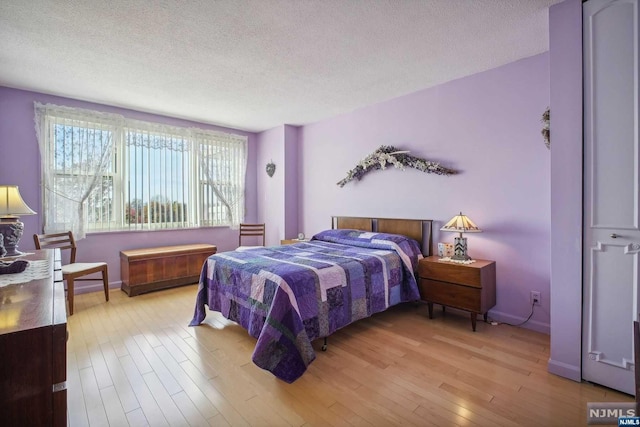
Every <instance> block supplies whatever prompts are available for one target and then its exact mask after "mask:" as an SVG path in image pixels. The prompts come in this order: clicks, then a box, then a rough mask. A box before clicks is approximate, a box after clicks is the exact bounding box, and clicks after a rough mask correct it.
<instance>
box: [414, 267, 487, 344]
mask: <svg viewBox="0 0 640 427" xmlns="http://www.w3.org/2000/svg"><path fill="white" fill-rule="evenodd" d="M439 259H440V257H438V256H430V257H428V258H424V259H422V260H420V263H419V264H418V275H419V278H420V280H419V281H418V287H419V288H420V298H421V299H422V300H423V301H426V302H427V306H428V308H429V318H430V319H432V318H433V304H440V305H442V308H443V310H444V307H445V306H449V307H454V308H458V309H460V310H465V311H469V312H470V313H471V314H470V316H471V328H472V329H473V331H474V332H475V330H476V317H477V315H478V314H483V315H484V320H485V322H486V321H487V312H488V311H489V309H490V308H491V307H493V306H494V305H496V263H495V261H488V260H483V259H477V260H475V262H473V263H471V264H458V263H454V262H446V261H439Z"/></svg>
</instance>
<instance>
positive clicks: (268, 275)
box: [190, 230, 422, 383]
mask: <svg viewBox="0 0 640 427" xmlns="http://www.w3.org/2000/svg"><path fill="white" fill-rule="evenodd" d="M420 258H422V254H421V252H420V247H419V246H418V243H417V242H415V241H414V240H411V239H407V238H405V237H403V236H399V235H394V234H384V233H368V232H362V231H356V230H326V231H323V232H322V233H319V234H317V235H315V236H314V237H313V239H312V240H311V241H310V242H301V243H296V244H293V245H286V246H277V247H270V248H256V249H249V250H244V251H233V252H221V253H218V254H216V255H212V256H211V257H209V258H208V259H207V261H206V262H205V264H204V266H203V269H202V273H201V275H200V285H199V287H198V295H197V299H196V306H195V313H194V317H193V320H192V321H191V323H190V326H195V325H199V324H200V323H201V322H202V321H203V320H204V318H205V317H206V309H205V304H206V305H208V306H209V309H210V310H213V311H219V312H220V313H222V314H223V315H224V316H225V317H226V318H228V319H230V320H233V321H235V322H237V323H239V324H240V325H241V326H243V327H244V328H245V329H247V331H248V332H249V334H250V335H251V336H253V337H255V338H257V340H258V341H257V343H256V347H255V350H254V352H253V356H252V360H253V362H254V363H255V364H256V365H258V366H260V367H261V368H263V369H266V370H268V371H270V372H272V373H273V374H274V375H275V376H276V377H278V378H280V379H282V380H284V381H286V382H289V383H290V382H293V381H295V380H296V379H297V378H298V377H300V375H302V374H303V373H304V371H305V370H306V369H307V366H308V365H309V364H310V363H311V362H312V361H313V360H314V359H315V357H316V355H315V352H314V350H313V348H312V346H311V342H312V341H313V340H315V339H317V338H322V337H326V336H329V335H331V333H333V332H334V331H336V330H337V329H340V328H342V327H344V326H346V325H348V324H350V323H352V322H354V321H356V320H358V319H362V318H365V317H368V316H371V315H372V314H374V313H377V312H380V311H383V310H385V309H387V308H388V307H391V306H393V305H395V304H398V303H401V302H405V301H412V300H418V299H419V298H420V296H419V292H418V286H417V284H416V279H415V277H416V271H417V266H418V260H419V259H420Z"/></svg>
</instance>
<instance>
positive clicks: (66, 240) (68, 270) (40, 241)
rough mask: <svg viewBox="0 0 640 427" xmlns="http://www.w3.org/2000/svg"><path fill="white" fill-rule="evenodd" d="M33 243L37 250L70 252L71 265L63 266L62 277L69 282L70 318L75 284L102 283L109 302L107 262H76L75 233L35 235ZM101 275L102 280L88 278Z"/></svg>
mask: <svg viewBox="0 0 640 427" xmlns="http://www.w3.org/2000/svg"><path fill="white" fill-rule="evenodd" d="M33 242H34V243H35V245H36V249H59V250H61V251H63V250H69V251H70V255H69V264H66V265H63V266H62V277H63V279H64V280H65V281H66V282H67V299H68V300H69V316H71V315H73V296H74V290H75V282H76V281H78V280H81V281H97V280H100V281H102V286H103V287H104V297H105V299H106V300H107V301H109V274H108V272H107V263H105V262H76V254H77V251H78V247H77V246H76V240H75V239H74V238H73V233H72V232H71V231H67V232H65V233H53V234H34V235H33ZM95 273H100V274H101V278H100V279H95V278H88V277H86V276H89V275H92V274H95Z"/></svg>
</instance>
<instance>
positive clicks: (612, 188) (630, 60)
mask: <svg viewBox="0 0 640 427" xmlns="http://www.w3.org/2000/svg"><path fill="white" fill-rule="evenodd" d="M583 45H584V57H583V60H584V153H585V158H584V222H583V225H584V263H583V265H584V271H583V274H584V275H583V283H584V285H583V288H584V293H583V328H582V329H583V332H582V334H583V336H582V376H583V378H584V379H586V380H588V381H591V382H594V383H598V384H602V385H605V386H607V387H611V388H613V389H617V390H620V391H623V392H625V393H629V394H634V391H635V387H634V373H633V370H634V366H633V360H634V359H633V335H632V325H633V320H635V319H637V317H638V288H639V286H638V285H639V279H638V252H639V251H640V229H639V217H640V213H639V209H638V207H639V200H638V196H639V190H640V189H639V185H638V184H639V180H638V167H639V162H638V159H639V152H640V150H639V149H640V147H639V145H638V100H639V98H638V94H639V92H638V0H589V1H588V2H586V3H584V4H583ZM552 120H553V119H552ZM555 144H556V145H555V147H556V148H557V144H562V141H557V142H556V143H555ZM552 149H553V148H552ZM578 220H579V218H576V221H578ZM639 369H640V367H639Z"/></svg>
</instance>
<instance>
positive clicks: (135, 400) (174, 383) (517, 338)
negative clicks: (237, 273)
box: [67, 285, 633, 427]
mask: <svg viewBox="0 0 640 427" xmlns="http://www.w3.org/2000/svg"><path fill="white" fill-rule="evenodd" d="M196 289H197V287H196V285H192V286H185V287H181V288H176V289H170V290H165V291H161V292H155V293H150V294H145V295H140V296H137V297H134V298H129V297H127V296H126V295H125V294H124V293H123V292H121V291H119V290H118V291H116V290H112V292H111V301H110V302H108V303H107V302H105V301H104V295H103V294H102V293H100V292H96V293H90V294H83V295H77V296H76V298H75V311H74V315H73V316H71V317H69V319H68V328H69V342H68V362H67V364H68V372H67V389H68V408H69V425H70V426H86V425H90V426H106V425H111V426H126V425H131V426H136V427H137V426H143V425H150V426H154V427H155V426H163V425H171V426H183V425H212V426H227V425H233V426H236V425H238V426H393V425H404V426H412V425H414V426H427V425H441V426H452V425H461V426H466V425H482V426H501V425H505V426H507V425H530V426H552V425H563V426H576V425H585V424H586V404H587V402H604V401H613V402H631V401H633V398H632V397H630V396H628V395H624V394H621V393H617V392H614V391H612V390H609V389H606V388H603V387H599V386H594V385H591V384H586V383H583V384H579V383H576V382H573V381H569V380H566V379H564V378H560V377H557V376H554V375H551V374H549V373H547V360H548V357H549V337H548V336H546V335H543V334H539V333H536V332H532V331H529V330H526V329H521V328H515V327H511V326H506V325H500V326H491V325H488V324H485V323H482V322H479V323H478V331H477V332H475V333H474V332H472V331H471V328H470V322H469V318H468V315H466V314H462V313H456V312H450V311H447V313H446V315H444V316H443V314H442V312H441V311H440V310H434V313H435V314H436V315H435V316H434V319H433V320H429V319H428V318H427V315H426V312H427V308H426V306H425V305H422V304H405V305H402V306H399V307H394V308H392V309H390V310H388V311H386V312H384V313H380V314H377V315H375V316H374V317H372V318H370V319H364V320H361V321H359V322H357V323H355V324H353V325H351V326H348V327H346V328H344V329H342V330H340V331H338V332H337V333H335V334H334V335H333V336H331V337H330V338H329V349H328V350H327V351H326V352H322V351H320V346H321V345H322V342H321V341H317V342H315V343H314V348H315V349H316V351H317V358H316V360H315V361H314V362H313V363H312V364H311V365H310V367H309V369H308V370H307V372H306V373H305V374H304V375H303V376H302V377H301V378H300V379H299V380H297V381H296V382H294V383H293V384H286V383H284V382H282V381H280V380H277V379H276V378H275V377H274V376H273V375H271V373H269V372H266V371H263V370H261V369H260V368H258V367H257V366H255V365H254V364H253V362H252V361H251V353H252V351H253V347H254V345H255V339H254V338H252V337H250V336H249V335H248V334H247V333H246V331H245V330H244V329H242V328H241V327H239V326H237V325H236V324H234V323H232V322H229V321H227V320H226V319H224V318H223V317H221V316H220V315H219V314H218V313H213V312H209V314H208V315H207V318H206V320H205V323H206V324H203V325H201V326H199V327H194V328H190V327H188V326H187V325H188V323H189V321H190V320H191V316H192V314H193V306H194V302H195V293H196Z"/></svg>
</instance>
